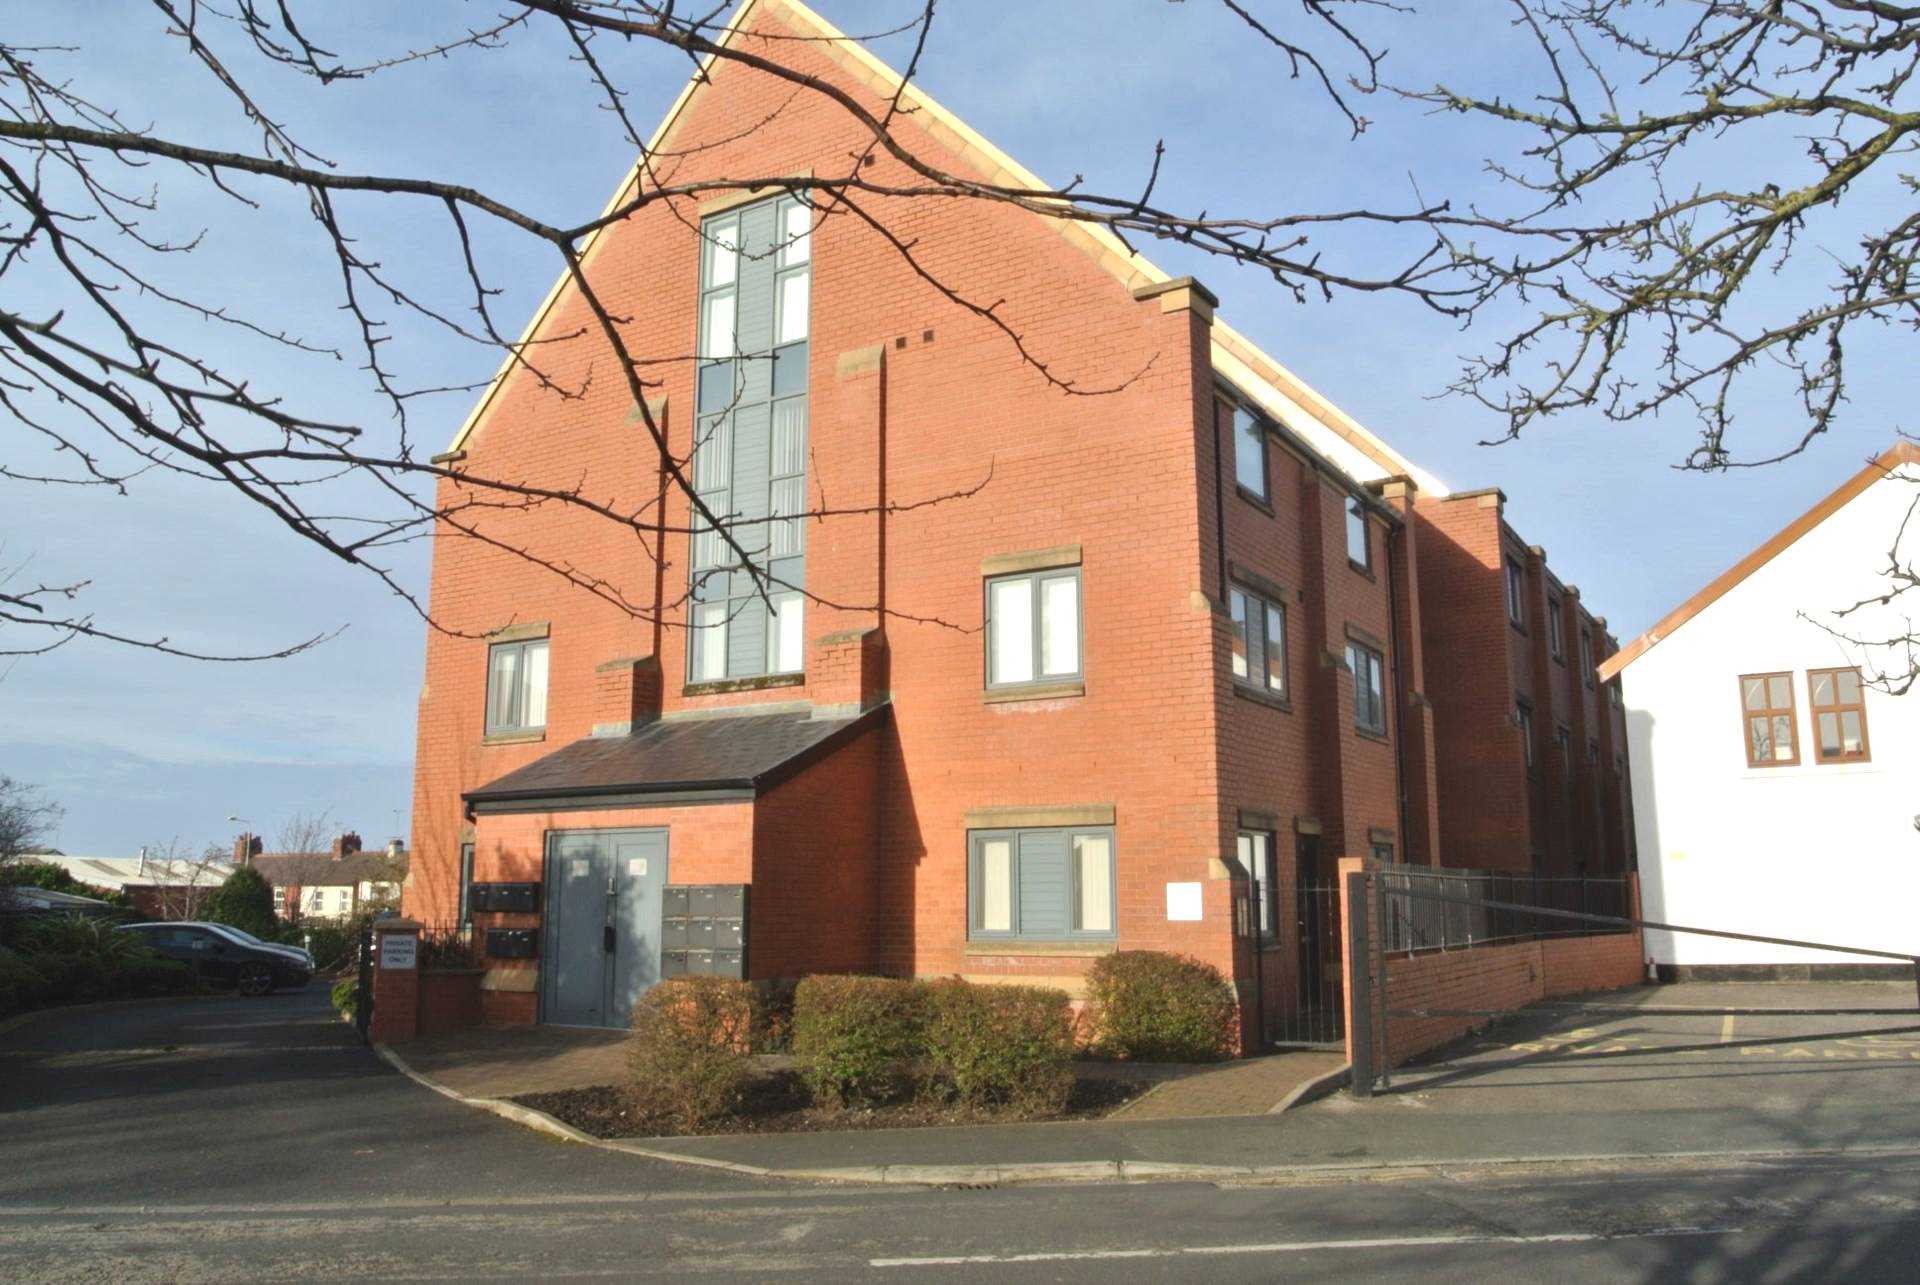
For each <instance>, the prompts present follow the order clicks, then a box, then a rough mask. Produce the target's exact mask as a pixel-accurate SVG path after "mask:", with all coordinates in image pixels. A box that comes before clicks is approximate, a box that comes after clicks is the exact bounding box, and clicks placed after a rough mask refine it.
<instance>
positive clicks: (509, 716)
mask: <svg viewBox="0 0 1920 1285" xmlns="http://www.w3.org/2000/svg"><path fill="white" fill-rule="evenodd" d="M487 663H488V668H489V669H490V670H491V671H492V672H491V673H489V674H488V675H487V726H488V727H511V726H513V693H514V689H515V688H516V687H517V686H518V685H519V678H520V649H519V648H518V647H495V648H493V649H492V651H491V652H489V653H488V657H487Z"/></svg>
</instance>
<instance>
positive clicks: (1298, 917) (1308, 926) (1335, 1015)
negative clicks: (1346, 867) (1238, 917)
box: [1261, 877, 1346, 1045]
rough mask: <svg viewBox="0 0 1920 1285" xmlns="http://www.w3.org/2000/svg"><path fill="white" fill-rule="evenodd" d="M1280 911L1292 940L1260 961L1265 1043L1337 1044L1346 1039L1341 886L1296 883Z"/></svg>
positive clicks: (1296, 881)
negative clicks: (1341, 935)
mask: <svg viewBox="0 0 1920 1285" xmlns="http://www.w3.org/2000/svg"><path fill="white" fill-rule="evenodd" d="M1280 910H1281V920H1282V923H1283V924H1285V925H1287V926H1288V927H1290V928H1291V930H1292V933H1291V938H1292V939H1291V941H1288V940H1286V939H1285V938H1284V937H1283V938H1282V940H1281V941H1280V942H1279V943H1278V950H1277V951H1269V952H1267V953H1266V955H1265V957H1264V959H1263V962H1262V968H1263V975H1262V978H1261V984H1262V987H1263V989H1264V990H1266V991H1267V994H1266V996H1265V1001H1266V1004H1265V1006H1266V1012H1267V1030H1266V1037H1267V1043H1268V1044H1270V1045H1289V1044H1308V1045H1317V1044H1329V1045H1330V1044H1338V1043H1340V1042H1341V1041H1342V1040H1343V1039H1344V1038H1345V1037H1346V997H1345V993H1344V992H1345V989H1346V988H1345V985H1344V983H1343V979H1342V976H1341V967H1340V885H1339V884H1337V883H1335V882H1333V881H1332V880H1327V881H1325V882H1317V881H1309V880H1308V879H1307V878H1304V877H1303V878H1299V879H1296V880H1295V881H1294V885H1293V888H1292V896H1291V898H1290V899H1289V900H1287V901H1285V902H1284V903H1283V904H1282V906H1281V908H1280Z"/></svg>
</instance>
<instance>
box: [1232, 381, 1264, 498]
mask: <svg viewBox="0 0 1920 1285" xmlns="http://www.w3.org/2000/svg"><path fill="white" fill-rule="evenodd" d="M1227 404H1228V405H1229V406H1231V407H1232V408H1233V484H1234V485H1235V486H1237V487H1239V488H1240V489H1241V490H1243V491H1245V492H1246V493H1247V494H1248V495H1251V496H1253V497H1254V498H1255V499H1257V500H1259V501H1260V502H1261V503H1263V504H1264V503H1268V502H1270V501H1271V498H1272V493H1273V484H1272V482H1271V481H1270V479H1269V476H1268V475H1269V474H1270V473H1271V472H1272V471H1273V452H1272V451H1271V450H1270V449H1269V448H1268V445H1267V421H1266V420H1265V419H1264V418H1263V417H1262V416H1260V415H1257V414H1255V413H1254V412H1253V411H1251V410H1249V409H1247V408H1246V407H1245V406H1242V405H1241V404H1240V403H1238V402H1229V403H1227ZM1243 415H1244V416H1245V417H1246V421H1245V423H1244V424H1243V423H1242V421H1241V416H1243ZM1248 445H1258V446H1259V448H1260V485H1259V487H1257V488H1255V487H1251V486H1248V485H1247V483H1246V479H1245V478H1244V477H1242V476H1241V474H1242V473H1243V472H1244V471H1245V461H1244V460H1243V458H1242V456H1241V454H1240V452H1241V450H1242V449H1243V448H1244V447H1246V446H1248Z"/></svg>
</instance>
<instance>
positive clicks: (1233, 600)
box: [1227, 589, 1247, 678]
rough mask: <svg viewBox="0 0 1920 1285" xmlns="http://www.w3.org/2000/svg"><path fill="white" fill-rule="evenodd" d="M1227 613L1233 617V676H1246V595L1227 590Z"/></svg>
mask: <svg viewBox="0 0 1920 1285" xmlns="http://www.w3.org/2000/svg"><path fill="white" fill-rule="evenodd" d="M1227 613H1228V615H1230V616H1231V617H1232V618H1233V676H1234V677H1235V678H1245V677H1246V676H1247V595H1245V594H1244V593H1241V592H1240V591H1239V590H1238V589H1229V590H1228V591H1227Z"/></svg>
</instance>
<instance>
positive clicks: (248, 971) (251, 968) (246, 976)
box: [240, 964, 273, 995]
mask: <svg viewBox="0 0 1920 1285" xmlns="http://www.w3.org/2000/svg"><path fill="white" fill-rule="evenodd" d="M272 989H273V970H272V969H271V968H268V967H267V966H266V965H265V964H247V965H245V966H244V967H242V968H241V969H240V993H241V994H242V995H265V994H266V993H267V992H268V991H270V990H272Z"/></svg>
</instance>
